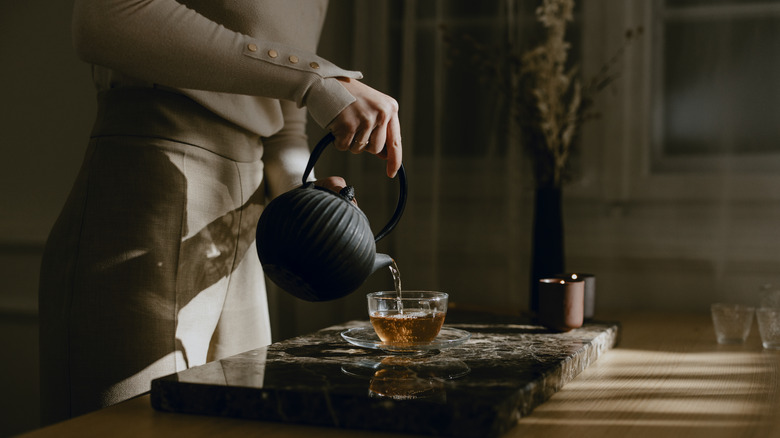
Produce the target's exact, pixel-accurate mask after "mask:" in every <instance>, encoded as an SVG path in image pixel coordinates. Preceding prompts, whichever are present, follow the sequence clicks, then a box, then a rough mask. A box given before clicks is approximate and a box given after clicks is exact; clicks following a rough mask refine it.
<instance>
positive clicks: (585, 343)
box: [152, 321, 618, 437]
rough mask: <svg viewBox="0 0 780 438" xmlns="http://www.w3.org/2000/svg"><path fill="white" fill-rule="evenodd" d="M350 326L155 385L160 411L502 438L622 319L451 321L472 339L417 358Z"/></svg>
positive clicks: (608, 342) (601, 347) (608, 343)
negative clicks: (365, 338)
mask: <svg viewBox="0 0 780 438" xmlns="http://www.w3.org/2000/svg"><path fill="white" fill-rule="evenodd" d="M362 325H368V321H365V322H362V321H360V322H352V323H349V324H347V325H343V326H334V327H329V328H327V329H324V330H321V331H318V332H316V333H313V334H310V335H307V336H301V337H298V338H294V339H290V340H287V341H284V342H279V343H276V344H273V345H271V346H269V347H266V348H261V349H258V350H253V351H248V352H246V353H242V354H239V355H236V356H233V357H230V358H227V359H223V360H220V361H216V362H212V363H208V364H205V365H203V366H200V367H196V368H192V369H189V370H185V371H182V372H180V373H177V374H173V375H170V376H167V377H164V378H161V379H157V380H155V381H153V382H152V405H153V406H154V407H155V408H156V409H158V410H163V411H173V412H183V413H197V414H208V415H224V416H232V417H240V418H248V419H261V420H269V421H282V422H292V423H303V424H310V425H320V426H333V427H344V428H356V429H369V430H383V431H395V432H408V433H417V434H427V435H439V436H479V437H495V436H500V435H501V434H502V433H504V432H505V431H507V430H508V429H509V428H511V427H512V426H513V425H514V424H515V423H516V422H517V420H518V419H519V418H521V417H523V416H525V415H527V414H528V413H529V412H530V411H531V410H532V409H533V408H534V407H536V406H538V405H539V404H540V403H542V402H544V401H545V400H547V399H548V398H549V397H550V396H552V394H554V393H555V392H556V391H558V390H559V389H560V388H561V387H562V386H563V385H564V384H565V383H567V382H569V381H570V380H571V379H573V378H574V377H575V376H577V374H579V373H580V372H581V371H582V370H584V369H585V368H586V367H587V366H588V365H590V364H591V363H593V362H594V361H595V360H596V359H597V358H598V357H599V356H600V355H601V354H603V353H604V352H605V351H607V350H608V349H610V348H612V347H613V346H614V345H615V344H616V342H617V335H618V324H616V323H599V322H589V323H587V324H585V325H583V326H582V327H581V328H578V329H575V330H572V331H569V332H566V333H555V332H551V331H548V330H546V329H544V328H543V327H540V326H537V325H532V324H525V323H519V321H517V322H515V323H503V324H447V326H451V327H454V328H458V329H461V330H466V331H468V332H470V333H471V334H472V337H471V339H470V340H469V341H468V342H466V343H465V344H463V345H461V346H458V347H456V348H452V349H448V350H444V351H441V352H438V351H434V352H430V353H427V354H426V355H422V356H390V355H388V353H387V352H383V351H380V350H372V349H364V348H359V347H356V346H354V345H351V344H348V343H347V342H346V341H344V340H343V339H341V337H340V333H341V332H342V331H343V330H345V329H346V328H349V327H356V326H362Z"/></svg>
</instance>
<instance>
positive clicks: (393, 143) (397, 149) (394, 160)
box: [382, 117, 403, 178]
mask: <svg viewBox="0 0 780 438" xmlns="http://www.w3.org/2000/svg"><path fill="white" fill-rule="evenodd" d="M382 154H383V155H385V158H386V159H387V176H389V177H390V178H395V175H396V174H397V173H398V169H400V168H401V163H402V158H403V147H402V146H401V123H400V122H399V121H398V117H395V118H394V119H393V120H391V121H390V123H389V124H388V126H387V143H386V144H385V149H384V151H382Z"/></svg>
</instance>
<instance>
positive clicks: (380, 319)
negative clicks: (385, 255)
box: [367, 291, 449, 346]
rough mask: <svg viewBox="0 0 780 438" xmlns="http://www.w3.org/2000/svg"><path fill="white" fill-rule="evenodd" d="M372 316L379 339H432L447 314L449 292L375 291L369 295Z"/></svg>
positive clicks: (400, 342)
mask: <svg viewBox="0 0 780 438" xmlns="http://www.w3.org/2000/svg"><path fill="white" fill-rule="evenodd" d="M367 298H368V316H369V319H370V320H371V325H372V326H373V327H374V331H375V332H376V334H377V336H379V339H381V340H382V342H384V343H386V344H391V345H399V346H407V345H415V344H425V343H429V342H432V341H433V340H434V339H436V336H438V334H439V331H440V330H441V326H442V325H443V324H444V317H445V316H446V315H447V300H448V298H449V297H448V295H447V294H446V293H444V292H433V291H402V292H401V296H400V297H399V296H398V294H397V293H396V292H395V291H383V292H373V293H370V294H368V295H367Z"/></svg>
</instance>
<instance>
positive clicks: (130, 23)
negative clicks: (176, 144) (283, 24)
mask: <svg viewBox="0 0 780 438" xmlns="http://www.w3.org/2000/svg"><path fill="white" fill-rule="evenodd" d="M291 25H293V24H291ZM73 36H74V45H75V48H76V50H77V53H78V54H79V56H80V57H81V59H83V60H84V61H86V62H89V63H92V64H97V65H101V66H104V67H107V68H109V69H112V70H115V71H119V72H122V73H123V74H125V75H128V76H131V77H134V78H137V79H139V80H142V81H148V82H150V83H155V84H161V85H164V86H167V87H172V88H182V89H194V90H204V91H214V92H222V93H235V94H240V95H250V96H258V97H265V98H271V99H280V100H288V101H292V102H295V104H296V105H297V106H298V107H303V106H306V107H307V108H308V111H309V112H310V114H311V115H312V118H313V119H314V120H315V121H316V122H317V123H318V124H319V125H320V126H323V127H324V126H326V125H327V124H328V123H330V121H331V120H332V119H333V118H334V117H335V116H336V115H338V113H339V112H341V111H342V110H343V109H344V108H346V106H348V105H349V104H350V103H352V102H353V101H354V97H352V95H350V94H349V92H347V90H346V89H345V88H344V87H343V86H342V85H341V84H340V83H339V81H338V80H337V79H335V78H336V77H351V78H355V79H360V78H361V77H362V75H361V74H360V73H359V72H354V71H348V70H344V69H341V68H339V67H338V66H336V65H334V64H333V63H331V62H329V61H327V60H326V59H323V58H321V57H319V56H317V55H316V54H315V53H313V52H310V51H307V50H302V49H299V48H297V47H295V46H294V45H290V44H284V43H282V42H278V41H274V40H273V35H258V34H254V35H252V36H249V35H245V34H242V33H239V32H236V31H233V30H230V29H228V28H227V27H225V26H224V25H222V24H220V23H217V22H215V21H213V20H211V19H209V18H207V17H205V16H204V15H202V14H200V13H198V12H197V11H195V10H193V9H191V8H188V7H187V6H185V5H183V4H182V3H179V2H178V1H176V0H76V1H75V7H74V14H73Z"/></svg>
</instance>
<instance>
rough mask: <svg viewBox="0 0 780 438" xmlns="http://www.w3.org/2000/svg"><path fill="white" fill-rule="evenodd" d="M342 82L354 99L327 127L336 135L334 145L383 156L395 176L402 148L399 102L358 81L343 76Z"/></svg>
mask: <svg viewBox="0 0 780 438" xmlns="http://www.w3.org/2000/svg"><path fill="white" fill-rule="evenodd" d="M342 85H344V87H345V88H346V89H347V90H348V91H349V92H350V93H351V94H352V95H353V96H355V101H354V102H353V103H352V104H350V105H349V106H348V107H347V108H345V109H344V110H342V112H341V113H339V115H338V116H336V118H335V119H334V120H333V122H331V124H330V125H329V126H328V129H329V130H330V131H331V132H332V133H333V135H334V136H335V138H336V140H335V142H334V145H335V147H336V148H337V149H338V150H341V151H347V150H349V151H350V152H352V153H354V154H359V153H362V152H368V153H371V154H373V155H377V156H379V157H382V158H384V159H386V160H387V161H388V163H387V174H388V176H390V177H394V176H395V174H396V173H397V172H398V169H399V168H400V167H401V149H402V145H401V125H400V122H399V120H398V102H396V101H395V99H393V98H391V97H390V96H387V95H385V94H382V93H380V92H379V91H377V90H374V89H373V88H371V87H368V86H366V85H364V84H362V83H361V82H359V81H354V80H347V79H345V80H343V81H342Z"/></svg>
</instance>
